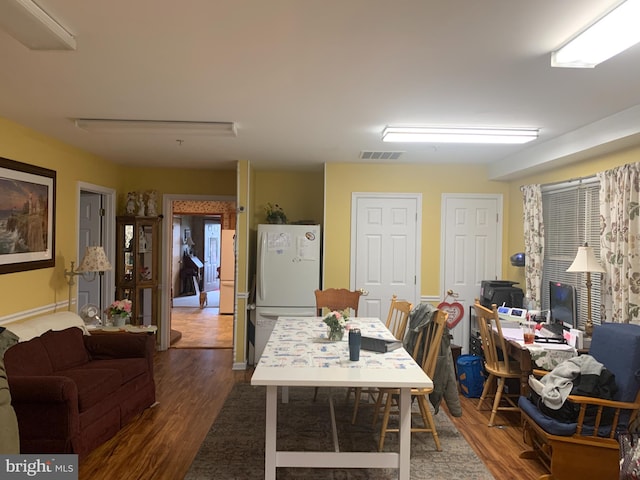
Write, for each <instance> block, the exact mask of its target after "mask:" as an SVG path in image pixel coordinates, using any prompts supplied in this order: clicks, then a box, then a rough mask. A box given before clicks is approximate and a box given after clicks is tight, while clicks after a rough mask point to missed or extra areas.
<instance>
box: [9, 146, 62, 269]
mask: <svg viewBox="0 0 640 480" xmlns="http://www.w3.org/2000/svg"><path fill="white" fill-rule="evenodd" d="M55 189H56V172H55V171H53V170H49V169H46V168H42V167H36V166H34V165H28V164H26V163H21V162H16V161H14V160H9V159H7V158H0V273H11V272H19V271H24V270H34V269H37V268H48V267H53V266H55V257H54V252H55V198H56V195H55Z"/></svg>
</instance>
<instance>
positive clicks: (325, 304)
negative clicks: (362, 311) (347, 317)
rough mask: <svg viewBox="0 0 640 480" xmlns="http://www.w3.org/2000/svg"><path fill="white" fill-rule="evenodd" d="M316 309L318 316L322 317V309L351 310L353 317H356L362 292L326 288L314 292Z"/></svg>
mask: <svg viewBox="0 0 640 480" xmlns="http://www.w3.org/2000/svg"><path fill="white" fill-rule="evenodd" d="M315 294H316V308H317V309H318V315H320V316H322V309H323V308H326V309H328V310H330V311H331V310H338V311H341V312H343V311H345V310H347V309H351V310H352V311H353V316H355V317H357V316H358V304H359V303H360V296H361V295H362V290H355V291H351V290H347V289H346V288H327V289H325V290H316V291H315Z"/></svg>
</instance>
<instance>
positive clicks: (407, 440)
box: [251, 317, 433, 480]
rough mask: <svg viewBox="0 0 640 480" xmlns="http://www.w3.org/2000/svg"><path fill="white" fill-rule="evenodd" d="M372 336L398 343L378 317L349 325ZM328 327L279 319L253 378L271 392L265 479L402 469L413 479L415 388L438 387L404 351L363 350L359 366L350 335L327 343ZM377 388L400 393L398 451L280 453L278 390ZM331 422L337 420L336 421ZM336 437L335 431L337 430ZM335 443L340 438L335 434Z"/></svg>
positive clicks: (405, 478)
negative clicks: (306, 470) (303, 472)
mask: <svg viewBox="0 0 640 480" xmlns="http://www.w3.org/2000/svg"><path fill="white" fill-rule="evenodd" d="M349 323H350V324H351V325H353V326H357V327H358V328H360V330H361V331H362V335H366V336H370V337H379V338H386V339H389V340H392V339H394V337H393V335H392V334H391V332H389V330H387V328H386V327H385V325H384V324H383V323H382V322H381V321H380V320H379V319H375V318H353V319H351V320H350V322H349ZM326 336H327V326H326V325H325V324H324V322H323V321H322V318H320V317H300V318H291V317H280V318H278V320H277V321H276V324H275V327H274V329H273V332H272V333H271V336H270V337H269V341H268V342H267V345H266V347H265V349H264V352H263V353H262V356H261V357H260V362H259V363H258V365H257V367H256V369H255V372H254V374H253V376H252V378H251V384H252V385H263V386H266V387H267V397H266V403H267V406H266V408H267V409H266V428H265V430H266V434H265V475H264V478H265V479H266V480H275V478H276V467H311V468H325V467H326V466H327V465H333V466H335V467H336V468H397V469H398V478H399V479H400V480H409V478H410V476H409V467H410V464H409V460H410V454H411V388H412V387H417V388H433V382H432V381H431V379H430V378H429V377H428V376H427V375H426V374H425V373H424V371H423V370H422V368H420V366H419V365H418V364H417V363H416V362H415V361H414V360H413V358H411V356H410V355H409V354H408V353H407V352H406V351H405V350H404V348H399V349H397V350H394V351H392V352H389V353H385V354H382V353H375V352H369V351H366V350H362V351H361V352H360V361H358V362H350V361H349V346H348V341H347V338H348V335H345V338H344V339H343V340H342V341H340V342H332V343H331V342H327V341H326ZM279 386H281V387H286V386H305V387H363V388H366V387H378V388H399V389H400V434H399V435H400V442H399V451H398V453H395V452H340V451H339V448H338V445H336V451H335V452H289V451H277V450H276V428H277V393H278V390H277V389H278V387H279ZM332 421H335V419H333V417H332ZM334 432H335V429H334ZM334 441H335V442H336V444H337V438H336V437H335V433H334Z"/></svg>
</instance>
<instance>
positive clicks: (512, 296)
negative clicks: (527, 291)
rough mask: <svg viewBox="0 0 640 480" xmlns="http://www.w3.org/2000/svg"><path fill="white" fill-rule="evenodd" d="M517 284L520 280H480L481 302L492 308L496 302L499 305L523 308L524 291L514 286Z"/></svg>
mask: <svg viewBox="0 0 640 480" xmlns="http://www.w3.org/2000/svg"><path fill="white" fill-rule="evenodd" d="M517 284H518V282H512V281H511V280H482V281H481V282H480V304H481V305H482V306H484V307H487V308H491V305H492V304H494V303H495V304H496V305H497V306H501V305H506V306H508V307H516V308H522V307H523V305H522V302H523V300H524V292H523V291H522V289H521V288H518V287H514V285H517Z"/></svg>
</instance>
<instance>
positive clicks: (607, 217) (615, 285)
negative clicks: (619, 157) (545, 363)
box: [598, 163, 640, 323]
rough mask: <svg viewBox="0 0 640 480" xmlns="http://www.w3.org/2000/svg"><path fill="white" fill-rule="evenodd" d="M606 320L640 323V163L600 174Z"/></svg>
mask: <svg viewBox="0 0 640 480" xmlns="http://www.w3.org/2000/svg"><path fill="white" fill-rule="evenodd" d="M598 179H599V180H600V227H601V232H602V235H601V236H600V258H601V259H602V264H603V265H602V266H603V267H604V269H605V273H604V275H603V278H602V305H601V310H602V321H605V322H619V323H640V312H639V305H640V192H639V191H640V163H632V164H627V165H623V166H621V167H618V168H614V169H612V170H607V171H605V172H601V173H598Z"/></svg>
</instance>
